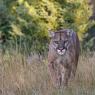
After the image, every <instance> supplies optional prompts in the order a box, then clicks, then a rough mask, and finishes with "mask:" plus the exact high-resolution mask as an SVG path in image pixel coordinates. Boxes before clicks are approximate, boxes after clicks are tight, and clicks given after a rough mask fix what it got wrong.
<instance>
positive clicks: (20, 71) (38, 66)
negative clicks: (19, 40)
mask: <svg viewBox="0 0 95 95" xmlns="http://www.w3.org/2000/svg"><path fill="white" fill-rule="evenodd" d="M33 58H34V57H33ZM0 95H95V54H94V55H93V56H91V55H90V54H86V55H81V56H80V60H79V64H78V69H77V72H76V77H75V79H74V80H73V81H72V82H70V83H69V85H68V87H67V88H64V89H56V88H54V87H53V85H52V82H51V81H50V77H49V75H48V69H47V61H46V60H40V61H39V60H37V59H35V60H31V61H30V62H29V63H28V61H27V57H25V56H23V55H21V54H19V53H16V52H14V53H13V54H9V53H6V54H5V55H2V54H0Z"/></svg>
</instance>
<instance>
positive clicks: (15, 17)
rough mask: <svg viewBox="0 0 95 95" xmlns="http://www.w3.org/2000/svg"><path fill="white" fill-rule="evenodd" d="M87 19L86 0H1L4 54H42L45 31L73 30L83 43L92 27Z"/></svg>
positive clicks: (88, 12) (89, 13) (44, 44)
mask: <svg viewBox="0 0 95 95" xmlns="http://www.w3.org/2000/svg"><path fill="white" fill-rule="evenodd" d="M91 15H92V10H91V7H90V6H89V5H88V2H87V0H2V1H0V32H1V33H0V35H1V38H2V36H3V38H4V40H5V43H3V44H2V45H3V46H4V47H5V48H6V49H8V50H10V49H16V50H17V51H21V52H23V51H25V53H28V52H30V51H32V52H37V53H39V54H43V53H44V52H47V49H48V46H47V45H48V42H49V37H48V29H53V30H56V29H59V28H60V27H63V28H72V29H74V31H76V32H77V33H78V36H79V39H80V41H81V42H83V40H84V39H83V38H84V36H85V34H86V32H87V31H88V29H90V28H91V27H92V26H93V25H94V22H93V21H91V20H89V18H90V16H91ZM84 42H85V43H87V42H86V41H84ZM85 43H84V44H85ZM84 48H85V46H84Z"/></svg>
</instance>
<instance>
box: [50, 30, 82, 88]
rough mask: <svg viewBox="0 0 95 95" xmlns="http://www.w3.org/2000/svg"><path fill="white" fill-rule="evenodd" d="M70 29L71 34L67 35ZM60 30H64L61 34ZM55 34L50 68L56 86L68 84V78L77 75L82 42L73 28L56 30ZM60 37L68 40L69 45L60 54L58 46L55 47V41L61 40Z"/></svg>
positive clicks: (51, 42) (52, 38)
mask: <svg viewBox="0 0 95 95" xmlns="http://www.w3.org/2000/svg"><path fill="white" fill-rule="evenodd" d="M68 31H69V32H70V34H71V35H70V36H68V35H67V33H68ZM60 32H62V34H61V35H60ZM54 35H55V36H53V37H51V41H50V44H49V52H48V68H49V73H50V77H51V79H52V82H53V84H54V85H55V86H56V87H61V86H65V85H67V84H68V80H69V79H70V78H71V77H74V76H75V73H76V69H77V64H78V58H79V51H80V44H79V39H78V36H77V34H76V33H75V32H74V31H72V30H69V29H67V30H64V29H61V30H58V31H56V32H54ZM60 37H61V40H62V41H65V40H68V47H67V50H66V53H65V54H64V55H59V54H58V53H57V51H56V46H55V47H54V44H55V42H54V41H55V40H56V41H60V40H59V38H60Z"/></svg>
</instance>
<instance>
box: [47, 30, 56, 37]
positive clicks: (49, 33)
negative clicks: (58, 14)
mask: <svg viewBox="0 0 95 95" xmlns="http://www.w3.org/2000/svg"><path fill="white" fill-rule="evenodd" d="M48 35H49V37H50V38H52V37H54V36H55V33H54V32H53V31H52V30H48Z"/></svg>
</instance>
